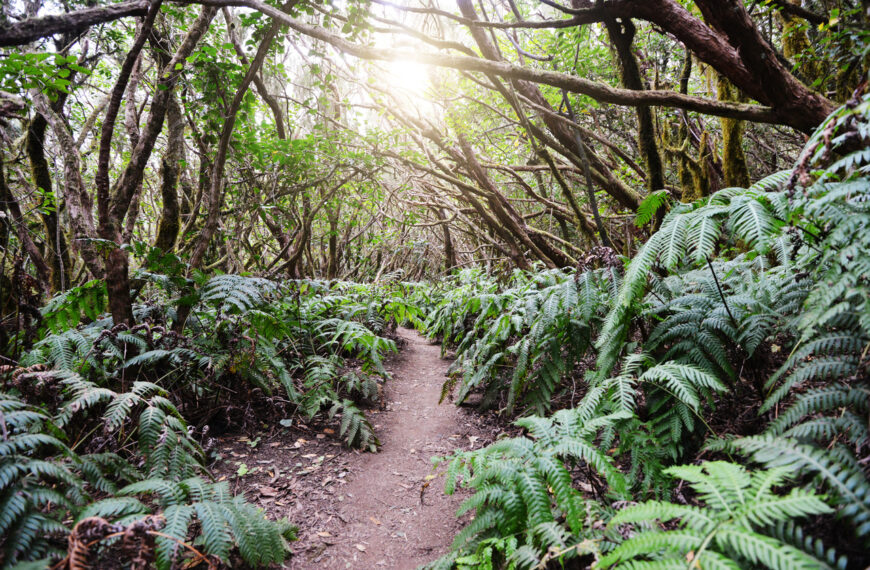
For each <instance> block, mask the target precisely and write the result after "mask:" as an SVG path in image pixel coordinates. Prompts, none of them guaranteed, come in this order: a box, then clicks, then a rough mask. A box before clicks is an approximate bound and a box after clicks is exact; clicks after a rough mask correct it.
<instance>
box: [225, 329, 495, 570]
mask: <svg viewBox="0 0 870 570" xmlns="http://www.w3.org/2000/svg"><path fill="white" fill-rule="evenodd" d="M397 334H398V336H399V341H400V344H401V345H403V348H402V350H401V351H400V354H399V355H397V356H396V357H394V358H393V359H392V360H391V361H390V362H388V363H387V370H388V371H389V372H390V373H391V379H390V380H389V381H388V382H387V383H386V384H385V388H384V391H383V392H384V393H383V401H382V409H380V410H378V409H373V410H369V411H367V415H368V417H369V419H370V421H371V422H372V423H373V424H374V425H375V432H376V433H377V435H378V437H379V438H380V441H381V444H382V446H381V448H380V451H379V452H378V453H367V452H360V451H354V450H350V449H348V448H346V447H345V446H343V445H342V443H341V441H340V440H339V438H338V433H337V432H338V426H337V422H332V423H324V424H311V425H308V426H305V425H295V426H293V427H291V428H289V429H285V428H278V427H275V426H264V428H265V429H264V431H263V433H261V434H259V435H258V436H257V437H255V438H254V439H250V438H249V437H232V438H223V439H222V440H221V441H220V442H219V443H218V448H219V449H221V450H222V456H223V457H222V460H221V461H220V462H218V464H217V465H216V466H215V468H214V471H215V473H216V474H218V475H219V476H220V478H222V479H224V480H230V481H232V482H233V485H234V486H235V490H236V491H237V492H244V493H245V495H246V496H247V498H248V499H249V500H252V501H254V502H255V503H257V504H259V505H260V506H261V507H262V508H264V509H265V510H266V512H267V513H268V514H269V516H270V517H273V518H276V517H287V518H289V519H290V520H291V521H292V522H293V523H294V524H297V525H298V526H299V528H300V530H299V541H298V542H295V543H294V544H293V550H294V556H293V557H292V558H291V559H290V560H289V561H288V562H287V564H286V566H285V567H288V568H291V569H295V570H303V569H313V568H317V569H321V568H324V569H334V568H335V569H339V568H340V569H345V568H374V569H378V568H396V569H410V568H417V567H419V566H420V565H422V564H426V563H427V562H431V561H433V560H435V559H437V558H438V557H439V556H441V555H443V554H445V553H447V552H448V551H449V549H450V544H451V542H452V540H453V537H454V536H455V534H456V532H457V531H458V530H459V529H460V528H461V527H462V526H464V525H465V524H467V522H468V516H469V515H466V517H463V518H462V519H457V518H456V516H455V515H456V510H457V508H458V507H459V505H460V503H461V502H462V500H463V499H464V498H465V497H466V496H467V495H465V494H463V492H457V493H456V494H455V495H453V496H447V495H445V494H444V493H443V478H442V477H435V478H433V475H436V474H441V473H443V469H439V470H438V471H437V472H436V471H435V470H434V469H433V463H432V458H433V457H436V456H445V455H449V454H451V453H452V452H454V451H456V450H468V449H478V448H480V447H482V446H484V445H487V444H489V443H491V442H492V441H493V439H494V438H495V436H496V435H497V434H498V432H499V431H500V428H499V427H498V424H497V423H496V422H494V421H493V420H492V419H491V418H487V417H486V416H480V415H478V414H476V413H474V412H472V411H469V410H467V409H464V408H458V407H456V406H454V405H453V404H451V403H450V402H445V403H443V404H441V405H439V404H438V399H439V397H440V395H441V385H442V384H443V382H444V380H445V374H446V372H447V368H448V366H449V365H450V361H449V360H447V359H442V358H441V356H440V348H439V347H438V346H437V345H433V344H431V343H430V342H429V341H428V340H426V339H425V338H423V337H422V336H420V335H419V334H417V333H416V332H415V331H413V330H410V329H399V330H398V331H397ZM427 483H428V485H427Z"/></svg>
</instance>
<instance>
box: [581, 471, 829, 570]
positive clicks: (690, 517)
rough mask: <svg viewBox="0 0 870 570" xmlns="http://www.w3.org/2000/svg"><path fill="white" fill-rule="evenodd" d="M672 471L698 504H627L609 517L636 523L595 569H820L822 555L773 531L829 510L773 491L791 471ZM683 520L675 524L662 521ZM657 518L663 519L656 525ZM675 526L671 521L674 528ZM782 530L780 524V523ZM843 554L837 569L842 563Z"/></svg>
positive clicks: (819, 500)
mask: <svg viewBox="0 0 870 570" xmlns="http://www.w3.org/2000/svg"><path fill="white" fill-rule="evenodd" d="M667 472H668V473H669V474H671V475H673V476H674V477H677V478H679V479H682V480H684V481H687V482H688V483H689V486H690V487H691V488H692V489H694V491H695V493H697V496H698V500H699V501H700V502H701V503H702V505H700V506H691V505H681V504H676V503H670V502H661V501H651V502H645V503H639V504H636V505H632V506H630V507H626V508H624V509H622V510H620V511H619V512H617V513H616V514H615V515H614V516H613V518H611V519H610V522H609V523H608V526H609V527H611V528H618V527H624V526H625V525H631V526H632V527H633V528H634V529H635V531H634V532H633V533H631V537H630V538H628V539H625V540H620V541H618V544H617V546H616V547H615V548H614V549H613V550H611V551H610V552H608V553H607V554H606V555H605V556H604V557H602V558H601V559H600V560H599V561H598V563H597V564H596V568H610V567H612V566H614V565H616V564H619V563H623V562H629V561H630V562H631V564H630V565H631V566H634V567H644V566H643V565H644V563H646V565H652V564H656V567H661V568H665V567H676V566H679V567H683V566H685V564H686V562H687V561H688V562H689V564H690V565H691V566H693V567H694V566H696V565H697V567H700V568H708V567H709V568H746V567H763V568H777V569H783V570H785V569H787V568H820V567H827V564H826V563H825V561H824V559H823V560H819V559H817V558H815V557H814V556H813V555H812V553H807V552H805V551H803V550H802V549H800V548H798V547H795V546H792V545H791V544H789V543H788V542H785V541H782V540H779V539H777V538H776V535H775V533H773V532H770V530H769V529H770V528H771V527H774V528H776V525H783V524H787V523H791V522H792V521H793V520H794V519H799V518H803V517H807V516H809V515H818V514H823V513H828V512H830V510H831V509H830V507H828V506H827V505H826V504H825V502H824V500H823V499H824V498H823V497H820V496H818V495H816V494H815V493H813V492H811V491H802V490H798V489H793V490H792V491H791V492H790V493H788V494H787V495H779V494H776V493H774V491H773V490H774V489H775V488H777V487H780V486H782V485H783V483H785V481H786V478H787V477H788V475H789V473H790V472H791V471H790V469H788V468H779V469H771V470H768V471H758V472H753V473H750V472H747V471H746V469H744V468H743V467H742V466H740V465H735V464H733V463H728V462H724V461H714V462H705V463H703V464H702V465H683V466H680V467H672V468H670V469H668V471H667ZM674 520H676V521H678V525H677V527H676V528H669V529H663V528H662V527H661V526H660V525H661V524H663V523H668V522H670V521H674ZM656 523H658V524H656ZM669 527H670V525H669ZM780 528H782V527H781V526H780ZM845 563H846V561H845V560H844V559H841V560H837V565H836V566H837V567H840V568H843V567H845Z"/></svg>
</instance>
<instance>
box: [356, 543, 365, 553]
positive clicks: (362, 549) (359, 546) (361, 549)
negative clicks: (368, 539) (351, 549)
mask: <svg viewBox="0 0 870 570" xmlns="http://www.w3.org/2000/svg"><path fill="white" fill-rule="evenodd" d="M354 546H356V549H357V550H359V551H360V552H365V551H366V547H365V546H363V545H362V544H354Z"/></svg>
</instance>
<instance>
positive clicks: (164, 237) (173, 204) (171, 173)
mask: <svg viewBox="0 0 870 570" xmlns="http://www.w3.org/2000/svg"><path fill="white" fill-rule="evenodd" d="M166 120H167V123H166V130H167V137H166V154H164V155H163V159H162V160H161V161H160V197H161V198H162V202H163V205H162V209H161V213H160V222H159V223H158V226H157V237H156V238H155V240H154V246H155V247H158V248H160V249H161V250H163V251H165V252H169V251H172V250H173V249H174V247H175V240H176V239H178V231H179V230H180V228H181V222H180V217H179V213H178V178H179V170H180V164H179V162H180V161H181V155H182V153H183V152H184V117H183V116H182V114H181V109H180V108H179V106H178V101H177V100H176V98H175V95H173V96H172V97H170V99H169V106H168V107H167V109H166Z"/></svg>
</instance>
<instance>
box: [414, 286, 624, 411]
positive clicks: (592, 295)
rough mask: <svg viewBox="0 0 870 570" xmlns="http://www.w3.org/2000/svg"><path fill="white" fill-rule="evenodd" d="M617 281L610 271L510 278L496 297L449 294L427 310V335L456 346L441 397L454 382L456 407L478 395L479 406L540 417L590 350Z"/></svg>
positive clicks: (460, 291) (469, 291) (464, 289)
mask: <svg viewBox="0 0 870 570" xmlns="http://www.w3.org/2000/svg"><path fill="white" fill-rule="evenodd" d="M473 275H474V274H473V273H460V274H459V276H458V279H459V281H460V283H462V281H465V280H467V279H469V280H470V279H471V277H472V276H473ZM617 281H618V277H617V276H616V273H615V271H613V270H612V269H601V270H593V271H586V272H583V273H579V274H576V275H572V274H571V273H569V272H564V271H547V272H539V273H528V274H527V273H522V272H516V273H515V274H514V275H513V277H512V279H511V282H510V283H509V285H510V286H509V287H507V288H505V289H504V290H502V291H496V290H494V289H493V286H492V285H486V286H485V287H486V290H487V291H488V292H486V293H481V292H480V291H479V289H477V288H475V287H471V286H468V285H467V284H466V285H464V286H463V285H460V286H459V287H457V288H454V289H452V290H450V291H449V292H448V293H446V294H445V295H444V296H443V297H442V298H441V299H440V300H439V302H438V303H437V304H436V305H435V306H434V307H433V309H432V310H431V313H430V317H429V319H428V321H427V328H426V330H427V332H428V333H429V334H430V335H433V336H441V337H442V338H443V346H444V347H447V346H449V345H451V344H453V343H454V342H456V341H458V340H460V339H461V342H459V343H458V346H457V348H456V361H455V362H454V364H453V365H452V366H451V369H450V373H451V375H453V376H454V379H453V380H450V381H448V383H447V384H445V390H444V393H445V395H446V393H447V392H448V391H449V389H450V388H451V387H452V386H453V384H454V383H456V380H457V378H459V379H460V380H459V389H458V391H457V394H456V401H457V402H460V403H461V402H463V401H464V400H465V399H466V398H467V397H468V395H469V394H470V393H471V392H472V390H482V391H483V392H484V399H483V402H482V403H483V405H484V407H486V406H490V405H492V404H493V403H494V402H495V401H496V400H497V399H498V398H499V397H503V398H504V401H505V409H506V411H507V412H508V413H513V412H514V411H515V410H516V409H517V406H519V405H522V406H523V407H531V408H532V409H534V410H535V411H536V412H537V413H539V414H543V413H545V412H546V411H547V410H549V409H550V406H551V403H552V400H553V398H554V397H555V396H556V395H557V394H558V392H559V390H560V389H561V388H563V387H564V381H563V379H564V377H565V376H567V375H569V374H571V373H572V372H573V370H574V369H575V367H576V366H577V364H578V362H579V361H580V360H581V359H582V358H583V357H584V356H585V355H586V354H587V351H588V350H589V349H590V347H591V343H592V338H593V335H594V332H595V330H596V328H597V325H598V323H599V322H600V319H601V316H602V314H603V312H604V310H606V308H607V300H608V294H609V291H610V290H611V288H612V287H614V282H617ZM460 323H465V324H464V325H463V328H462V329H459V328H458V327H459V324H460Z"/></svg>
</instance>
